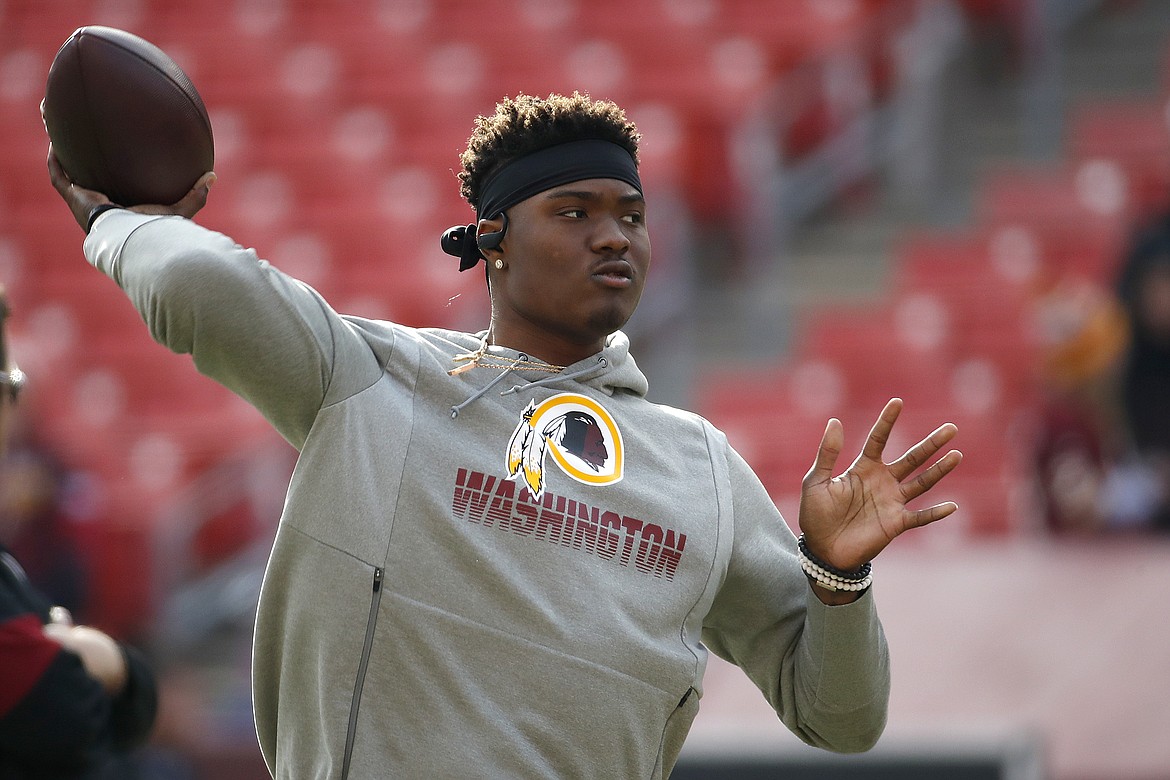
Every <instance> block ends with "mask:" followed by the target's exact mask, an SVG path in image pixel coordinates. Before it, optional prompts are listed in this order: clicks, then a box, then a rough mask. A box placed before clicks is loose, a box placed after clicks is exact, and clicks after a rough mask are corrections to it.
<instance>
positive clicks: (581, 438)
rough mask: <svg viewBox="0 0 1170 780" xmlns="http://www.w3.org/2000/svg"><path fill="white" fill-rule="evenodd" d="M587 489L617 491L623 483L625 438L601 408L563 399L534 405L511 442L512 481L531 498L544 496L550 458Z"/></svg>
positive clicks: (588, 401) (576, 399)
mask: <svg viewBox="0 0 1170 780" xmlns="http://www.w3.org/2000/svg"><path fill="white" fill-rule="evenodd" d="M549 453H551V454H552V459H553V461H554V462H555V463H556V464H557V465H558V466H560V468H561V471H563V472H565V473H566V474H568V475H569V476H570V477H572V478H573V479H575V480H577V481H578V482H583V483H585V484H586V485H612V484H613V483H615V482H618V481H619V480H621V478H622V461H623V459H624V455H625V452H624V450H623V448H622V434H621V432H620V431H619V430H618V427H617V424H616V423H614V421H613V417H611V416H610V414H609V412H607V411H606V410H605V409H604V408H603V407H602V406H601V405H600V404H599V403H597V402H596V401H594V400H593V399H591V398H586V397H585V396H583V395H576V394H574V393H561V394H559V395H554V396H553V397H552V398H549V399H548V400H546V401H544V402H543V403H541V404H539V405H538V404H537V403H536V401H529V402H528V407H527V408H526V409H525V410H524V412H523V414H522V415H521V419H520V424H519V425H517V426H516V430H515V431H513V433H512V438H511V440H510V441H509V442H508V477H509V478H510V479H515V480H516V481H517V482H520V483H521V484H524V485H527V486H528V490H529V492H530V493H532V497H533V498H535V499H540V497H541V496H542V495H543V493H544V463H545V460H546V458H545V456H546V455H548V454H549Z"/></svg>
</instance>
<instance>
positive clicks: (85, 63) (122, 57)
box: [43, 26, 215, 206]
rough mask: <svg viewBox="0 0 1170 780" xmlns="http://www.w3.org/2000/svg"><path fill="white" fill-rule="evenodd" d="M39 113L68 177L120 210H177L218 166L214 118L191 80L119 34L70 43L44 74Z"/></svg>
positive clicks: (163, 57) (160, 54)
mask: <svg viewBox="0 0 1170 780" xmlns="http://www.w3.org/2000/svg"><path fill="white" fill-rule="evenodd" d="M43 113H44V120H45V129H46V130H47V131H48V134H49V140H50V141H51V142H52V144H53V150H54V152H55V153H56V155H57V159H58V160H59V161H60V163H61V167H62V168H64V170H65V172H66V173H67V174H68V175H69V178H70V179H71V180H72V181H73V182H74V183H76V184H77V185H78V186H81V187H85V188H87V189H91V190H97V191H98V192H101V193H103V194H104V195H106V196H107V197H108V198H109V199H110V200H112V201H113V202H114V203H117V204H119V205H122V206H137V205H141V204H145V203H151V204H163V205H170V204H172V203H175V202H176V201H178V200H180V199H181V198H182V197H183V196H184V195H186V194H187V192H188V191H189V190H190V189H191V187H192V186H193V185H194V184H195V182H196V181H197V180H198V179H199V177H200V176H202V175H203V174H204V173H206V172H207V171H210V170H211V169H212V166H213V164H214V162H215V145H214V142H213V139H212V131H211V120H210V119H209V117H208V115H207V108H206V107H205V106H204V105H203V99H202V98H201V97H200V96H199V93H198V92H197V91H196V90H195V86H194V85H193V84H192V83H191V80H190V79H189V78H188V77H187V74H186V73H184V72H183V70H182V68H180V67H179V66H178V65H177V64H176V63H175V61H174V60H172V59H171V58H170V57H169V56H167V54H166V53H165V52H164V51H163V50H162V49H160V48H158V47H157V46H155V45H154V44H152V43H150V42H148V41H145V40H143V39H142V38H140V37H138V36H137V35H134V34H132V33H129V32H126V31H124V30H117V29H114V28H112V27H99V26H90V27H82V28H80V29H78V30H77V31H75V32H74V33H73V34H72V35H70V36H69V39H68V40H66V41H65V43H64V44H62V46H61V48H60V50H59V51H58V52H57V55H56V57H55V58H54V59H53V64H52V65H51V66H50V68H49V76H48V81H47V83H46V85H45V102H44V104H43Z"/></svg>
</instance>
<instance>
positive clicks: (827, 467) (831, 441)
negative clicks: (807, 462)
mask: <svg viewBox="0 0 1170 780" xmlns="http://www.w3.org/2000/svg"><path fill="white" fill-rule="evenodd" d="M844 446H845V429H844V428H843V427H842V426H841V421H840V420H838V419H837V418H836V417H833V418H831V419H830V420H829V422H828V424H827V425H826V426H825V435H824V436H822V437H821V446H820V447H819V448H817V457H816V460H815V461H814V462H813V465H812V468H811V469H809V471H808V474H806V475H805V477H804V484H805V485H816V484H819V483H821V482H828V481H829V480H831V479H832V478H833V470H834V468H835V467H836V465H837V458H838V457H840V455H841V448H842V447H844Z"/></svg>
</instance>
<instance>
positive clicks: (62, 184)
mask: <svg viewBox="0 0 1170 780" xmlns="http://www.w3.org/2000/svg"><path fill="white" fill-rule="evenodd" d="M48 164H49V181H50V182H52V184H53V189H55V190H57V192H59V193H61V195H62V196H64V195H65V193H66V191H67V190H68V189H69V188H70V187H71V186H73V182H71V181H70V180H69V177H68V176H67V175H66V174H65V169H64V168H62V167H61V163H60V161H59V160H58V159H57V155H56V154H55V153H54V152H53V145H52V144H49V160H48Z"/></svg>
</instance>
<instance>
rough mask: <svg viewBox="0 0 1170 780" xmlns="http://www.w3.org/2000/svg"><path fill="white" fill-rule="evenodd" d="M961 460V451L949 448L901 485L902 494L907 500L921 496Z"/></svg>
mask: <svg viewBox="0 0 1170 780" xmlns="http://www.w3.org/2000/svg"><path fill="white" fill-rule="evenodd" d="M962 461H963V453H961V452H959V451H958V450H951V451H950V452H948V453H947V454H946V455H944V456H942V457H941V458H939V459H938V461H936V462H935V464H934V465H933V466H931V467H930V468H928V469H927V470H926V471H924V472H922V473H921V474H919V475H918V476H917V477H915V478H914V479H912V480H910V481H909V482H906V483H904V484H903V485H902V486H901V490H902V496H903V497H904V498H905V500H906V501H907V502H910V501H913V500H914V499H916V498H918V497H919V496H921V495H922V494H923V493H925V492H926V491H928V490H930V489H931V488H932V487H934V486H935V485H937V484H938V482H939V480H941V479H942V478H943V477H945V476H946V475H947V474H950V473H951V472H952V471H954V470H955V467H956V466H958V465H959V464H960V463H961V462H962Z"/></svg>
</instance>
